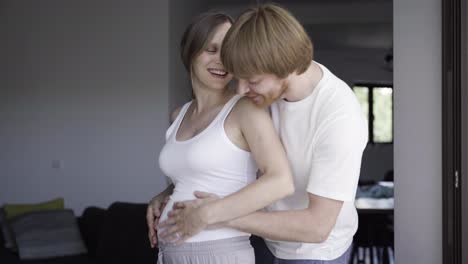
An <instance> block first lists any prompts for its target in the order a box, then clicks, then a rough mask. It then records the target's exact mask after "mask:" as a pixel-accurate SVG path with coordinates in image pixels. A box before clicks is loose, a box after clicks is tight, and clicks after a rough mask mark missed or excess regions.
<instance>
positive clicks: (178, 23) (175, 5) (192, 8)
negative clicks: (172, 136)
mask: <svg viewBox="0 0 468 264" xmlns="http://www.w3.org/2000/svg"><path fill="white" fill-rule="evenodd" d="M203 11H206V10H205V9H204V8H203V6H202V5H201V4H200V2H199V1H191V0H171V1H169V14H170V15H169V21H170V23H169V41H168V42H169V58H170V60H169V69H170V72H169V76H170V79H169V109H170V111H171V112H172V111H173V110H175V109H176V108H178V107H180V106H182V105H183V104H184V103H186V102H187V101H189V100H190V99H191V97H192V88H191V83H190V78H189V73H188V72H187V71H186V69H185V67H184V65H183V64H182V60H181V58H180V53H179V47H180V41H181V39H182V35H183V33H184V31H185V29H186V28H187V26H188V25H189V24H190V22H191V21H192V19H193V18H194V17H195V16H196V15H198V14H199V13H201V12H203Z"/></svg>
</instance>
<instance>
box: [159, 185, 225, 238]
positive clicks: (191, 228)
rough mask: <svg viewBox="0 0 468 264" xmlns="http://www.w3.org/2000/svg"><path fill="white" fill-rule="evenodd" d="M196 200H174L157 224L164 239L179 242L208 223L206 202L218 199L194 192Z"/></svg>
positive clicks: (199, 230) (191, 235)
mask: <svg viewBox="0 0 468 264" xmlns="http://www.w3.org/2000/svg"><path fill="white" fill-rule="evenodd" d="M195 196H196V197H197V199H196V200H190V201H183V202H176V203H174V206H173V208H172V211H170V212H169V213H168V218H167V219H166V220H165V221H163V222H161V224H160V225H159V227H158V228H159V230H160V232H159V236H160V238H161V239H163V240H164V241H167V242H170V243H174V244H181V243H183V242H185V241H186V240H187V239H189V238H190V237H193V236H194V235H196V234H198V233H200V232H201V231H202V230H203V229H205V228H207V227H208V224H209V210H208V206H207V205H208V204H209V203H211V202H213V201H216V200H217V199H219V197H218V196H216V195H214V194H208V193H203V192H195Z"/></svg>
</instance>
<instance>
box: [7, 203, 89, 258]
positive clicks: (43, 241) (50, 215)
mask: <svg viewBox="0 0 468 264" xmlns="http://www.w3.org/2000/svg"><path fill="white" fill-rule="evenodd" d="M10 224H11V228H12V229H13V233H14V234H15V239H16V243H17V245H18V251H19V256H20V258H21V259H44V258H51V257H61V256H69V255H78V254H84V253H86V247H85V245H84V243H83V241H82V239H81V235H80V231H79V229H78V224H77V221H76V218H75V216H74V214H73V211H72V210H69V209H64V210H48V211H36V212H30V213H26V214H22V215H20V216H17V217H15V218H13V219H11V221H10Z"/></svg>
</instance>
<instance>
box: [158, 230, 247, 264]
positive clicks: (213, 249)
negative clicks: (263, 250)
mask: <svg viewBox="0 0 468 264" xmlns="http://www.w3.org/2000/svg"><path fill="white" fill-rule="evenodd" d="M158 264H255V255H254V251H253V248H252V246H251V245H250V241H249V237H248V236H243V237H235V238H227V239H219V240H211V241H205V242H193V243H184V244H182V245H180V246H175V245H171V244H161V245H160V246H159V254H158Z"/></svg>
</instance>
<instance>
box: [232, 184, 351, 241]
mask: <svg viewBox="0 0 468 264" xmlns="http://www.w3.org/2000/svg"><path fill="white" fill-rule="evenodd" d="M342 205H343V202H342V201H338V200H333V199H329V198H325V197H321V196H318V195H314V194H311V193H309V206H308V208H305V209H302V210H289V211H275V212H255V213H252V214H250V215H247V216H244V217H241V218H237V219H235V220H231V221H228V222H227V223H226V225H227V226H228V227H231V228H235V229H238V230H241V231H244V232H246V233H251V234H255V235H258V236H261V237H264V238H268V239H271V240H282V241H296V242H306V243H321V242H323V241H325V240H326V239H327V238H328V236H329V234H330V232H331V230H332V228H333V227H334V226H335V223H336V219H337V217H338V215H339V213H340V210H341V207H342Z"/></svg>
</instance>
